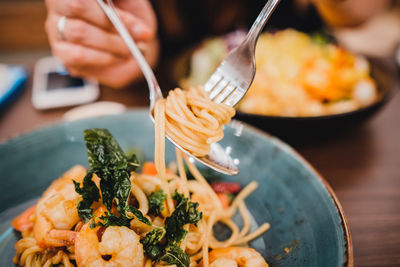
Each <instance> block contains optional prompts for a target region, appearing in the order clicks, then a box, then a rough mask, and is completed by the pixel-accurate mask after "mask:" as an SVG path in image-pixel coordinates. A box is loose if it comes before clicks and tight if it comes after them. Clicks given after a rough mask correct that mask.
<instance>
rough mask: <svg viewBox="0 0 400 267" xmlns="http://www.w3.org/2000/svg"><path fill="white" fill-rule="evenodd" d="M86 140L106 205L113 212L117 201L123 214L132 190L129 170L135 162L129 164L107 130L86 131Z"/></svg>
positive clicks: (93, 169) (92, 165)
mask: <svg viewBox="0 0 400 267" xmlns="http://www.w3.org/2000/svg"><path fill="white" fill-rule="evenodd" d="M84 138H85V141H86V147H87V151H88V157H89V164H90V167H91V170H92V171H93V172H94V173H95V174H97V176H99V177H100V179H101V180H100V189H101V193H102V196H103V203H104V205H105V206H106V207H107V209H108V211H110V212H111V209H112V204H113V201H114V200H116V201H117V209H118V211H119V212H120V213H123V212H124V211H125V207H126V205H127V202H128V197H129V193H130V190H131V182H130V181H129V176H130V175H129V168H130V167H132V166H133V165H132V164H134V162H132V164H130V163H129V162H128V158H127V157H126V155H125V153H124V151H123V150H122V149H121V147H120V146H119V144H118V143H117V141H116V140H115V139H114V137H113V136H112V135H111V134H110V132H109V131H108V130H106V129H88V130H85V131H84ZM128 166H129V167H128Z"/></svg>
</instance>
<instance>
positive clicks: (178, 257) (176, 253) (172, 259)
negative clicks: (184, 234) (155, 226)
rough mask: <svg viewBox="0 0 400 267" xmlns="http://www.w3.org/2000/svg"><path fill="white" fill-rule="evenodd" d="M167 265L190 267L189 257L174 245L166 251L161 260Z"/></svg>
mask: <svg viewBox="0 0 400 267" xmlns="http://www.w3.org/2000/svg"><path fill="white" fill-rule="evenodd" d="M160 261H164V262H166V263H167V264H170V265H172V264H175V265H176V266H177V267H188V266H189V265H190V258H189V255H187V254H185V252H183V250H182V249H181V248H180V247H178V245H176V244H172V245H170V246H168V247H167V248H166V249H165V252H164V255H163V256H162V257H161V258H160Z"/></svg>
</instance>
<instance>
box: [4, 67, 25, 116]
mask: <svg viewBox="0 0 400 267" xmlns="http://www.w3.org/2000/svg"><path fill="white" fill-rule="evenodd" d="M27 78H28V73H27V71H26V69H25V68H24V67H23V66H18V65H1V64H0V109H2V108H4V107H5V106H6V105H7V104H9V103H10V102H11V101H12V100H13V99H14V98H15V97H16V95H17V94H18V92H20V91H21V90H22V89H23V88H25V84H26V80H27Z"/></svg>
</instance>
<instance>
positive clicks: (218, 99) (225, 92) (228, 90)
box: [214, 83, 236, 103]
mask: <svg viewBox="0 0 400 267" xmlns="http://www.w3.org/2000/svg"><path fill="white" fill-rule="evenodd" d="M235 89H236V86H234V85H233V84H232V83H230V84H229V85H228V86H227V87H226V88H225V90H223V91H222V92H221V93H220V94H219V95H218V96H216V97H215V98H214V102H216V103H222V102H224V100H225V99H226V98H227V97H228V96H229V95H230V94H231V93H232V92H233V91H234V90H235Z"/></svg>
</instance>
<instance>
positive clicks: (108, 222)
mask: <svg viewBox="0 0 400 267" xmlns="http://www.w3.org/2000/svg"><path fill="white" fill-rule="evenodd" d="M100 219H101V220H102V221H103V222H102V223H98V224H97V225H98V226H104V227H109V226H126V227H129V222H130V220H129V219H128V218H126V217H118V216H115V215H114V214H112V213H109V212H105V214H103V215H102V216H100Z"/></svg>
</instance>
